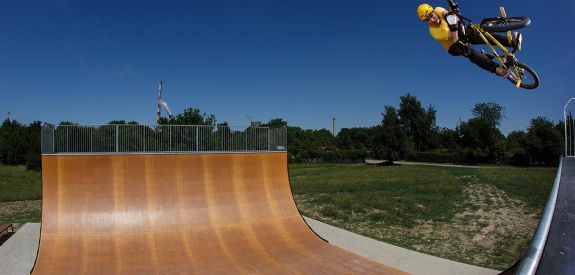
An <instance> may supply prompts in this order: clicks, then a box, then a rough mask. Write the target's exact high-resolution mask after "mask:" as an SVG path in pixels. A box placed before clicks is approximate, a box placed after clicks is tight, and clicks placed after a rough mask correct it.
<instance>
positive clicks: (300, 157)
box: [288, 150, 368, 163]
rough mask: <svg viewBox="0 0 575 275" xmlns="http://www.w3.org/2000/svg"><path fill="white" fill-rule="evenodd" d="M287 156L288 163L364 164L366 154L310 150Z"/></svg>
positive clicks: (357, 151)
mask: <svg viewBox="0 0 575 275" xmlns="http://www.w3.org/2000/svg"><path fill="white" fill-rule="evenodd" d="M288 155H289V156H290V157H289V160H290V163H364V162H365V158H366V157H367V156H368V153H367V152H366V151H363V150H339V151H321V150H312V151H301V152H297V153H288Z"/></svg>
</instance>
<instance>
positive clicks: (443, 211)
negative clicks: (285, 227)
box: [0, 164, 556, 270]
mask: <svg viewBox="0 0 575 275" xmlns="http://www.w3.org/2000/svg"><path fill="white" fill-rule="evenodd" d="M555 173H556V169H555V168H528V169H524V168H512V167H496V168H493V167H492V168H489V169H487V168H486V169H469V168H454V167H435V166H420V165H403V166H391V167H384V166H373V165H357V164H355V165H351V164H350V165H336V164H334V165H327V164H317V165H290V179H291V185H292V191H293V193H294V197H295V199H296V202H297V204H298V207H299V209H300V211H301V212H302V214H304V215H306V216H309V217H312V218H314V219H317V220H320V221H323V222H326V223H329V224H332V225H335V226H337V227H340V228H344V229H347V230H350V231H353V232H356V233H358V234H361V235H364V236H368V237H371V238H374V239H379V240H382V241H385V242H388V243H392V244H396V245H398V246H402V247H405V248H408V249H413V250H417V251H421V252H424V253H427V254H432V255H436V256H440V257H443V258H447V259H451V260H456V261H460V262H465V263H470V264H474V265H480V266H484V267H489V268H494V269H500V270H501V269H504V268H506V267H508V266H509V265H511V264H512V263H514V262H515V261H516V260H517V259H519V258H520V257H521V255H522V253H523V251H524V250H525V248H526V247H527V245H528V243H529V241H530V238H531V235H532V233H533V231H534V230H535V228H536V226H537V223H538V221H539V215H540V214H541V211H542V209H543V207H544V205H545V202H546V200H547V195H548V192H549V191H550V187H551V184H552V182H553V178H554V176H555ZM40 197H41V177H40V173H38V172H32V171H27V170H26V169H25V168H24V167H12V166H2V165H0V223H16V224H23V223H26V222H40V207H41V203H40V201H39V200H38V199H39V198H40Z"/></svg>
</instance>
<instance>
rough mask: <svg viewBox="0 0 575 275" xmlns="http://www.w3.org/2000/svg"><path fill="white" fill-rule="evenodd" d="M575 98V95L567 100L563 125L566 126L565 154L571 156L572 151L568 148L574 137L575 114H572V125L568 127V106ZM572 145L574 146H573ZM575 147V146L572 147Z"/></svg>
mask: <svg viewBox="0 0 575 275" xmlns="http://www.w3.org/2000/svg"><path fill="white" fill-rule="evenodd" d="M573 100H575V97H572V98H570V99H569V100H568V101H567V104H565V107H563V126H564V127H565V156H566V157H567V156H569V155H570V153H571V151H569V150H568V147H569V145H570V143H571V141H572V139H573V123H572V120H573V115H572V114H571V115H570V117H569V123H570V124H571V125H570V126H571V127H567V107H568V106H569V104H571V102H572V101H573ZM569 130H571V134H570V135H567V132H568V131H569ZM571 147H572V146H571ZM571 149H573V148H571Z"/></svg>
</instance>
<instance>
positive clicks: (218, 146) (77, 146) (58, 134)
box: [42, 123, 287, 154]
mask: <svg viewBox="0 0 575 275" xmlns="http://www.w3.org/2000/svg"><path fill="white" fill-rule="evenodd" d="M286 148H287V128H286V127H285V126H284V127H252V126H249V127H247V126H212V125H141V124H106V125H59V126H54V125H51V124H48V123H43V124H42V153H43V154H74V153H137V152H146V153H159V152H163V153H169V152H236V151H250V152H254V151H256V152H257V151H286Z"/></svg>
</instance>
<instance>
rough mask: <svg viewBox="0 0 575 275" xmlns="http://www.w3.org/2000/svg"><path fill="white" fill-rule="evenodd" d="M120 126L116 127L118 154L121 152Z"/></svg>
mask: <svg viewBox="0 0 575 275" xmlns="http://www.w3.org/2000/svg"><path fill="white" fill-rule="evenodd" d="M119 146H120V125H116V152H120V147H119Z"/></svg>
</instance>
